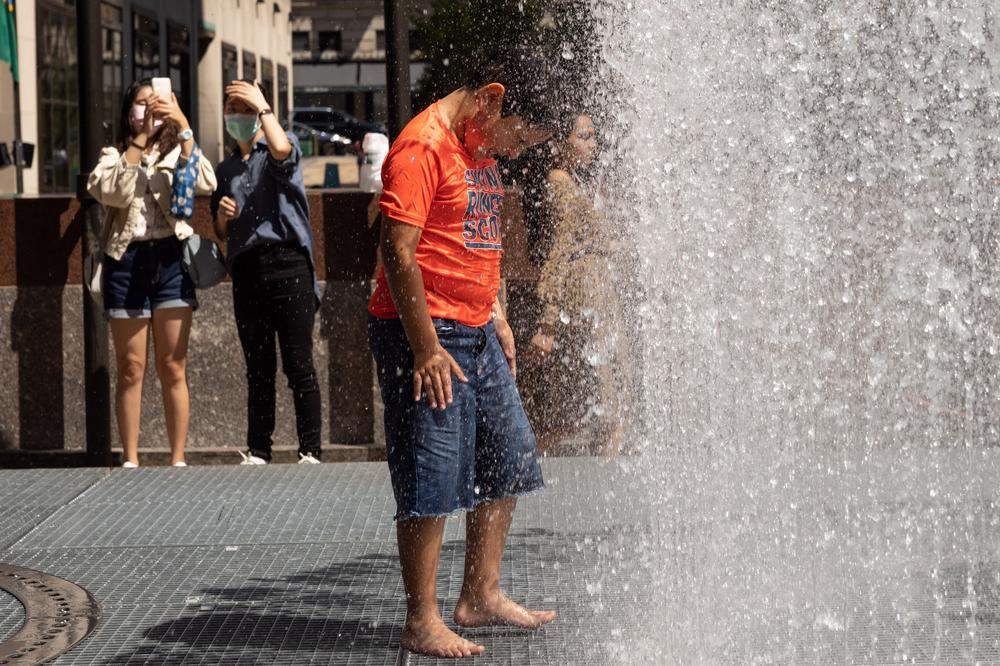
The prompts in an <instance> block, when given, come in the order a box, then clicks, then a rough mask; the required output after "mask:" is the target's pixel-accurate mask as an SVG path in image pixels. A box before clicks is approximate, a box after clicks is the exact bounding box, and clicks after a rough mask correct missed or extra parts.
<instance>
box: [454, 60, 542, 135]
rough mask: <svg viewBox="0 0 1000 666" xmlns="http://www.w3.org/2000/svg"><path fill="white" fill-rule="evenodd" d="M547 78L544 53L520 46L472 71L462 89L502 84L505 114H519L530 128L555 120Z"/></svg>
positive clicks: (475, 88) (503, 113) (503, 111)
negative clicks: (548, 96)
mask: <svg viewBox="0 0 1000 666" xmlns="http://www.w3.org/2000/svg"><path fill="white" fill-rule="evenodd" d="M548 79H549V77H548V76H547V72H546V63H545V62H544V60H543V59H542V57H541V54H540V53H538V52H537V50H535V49H531V48H528V47H518V48H514V49H511V50H510V51H509V52H507V53H505V54H504V55H503V56H502V57H498V58H496V59H494V60H492V61H490V62H489V63H488V64H485V65H483V66H481V67H476V68H474V69H473V70H471V71H470V72H469V73H468V75H467V76H466V77H465V82H464V84H463V87H464V88H465V89H466V90H479V89H480V88H482V87H483V86H486V85H488V84H490V83H499V84H501V85H502V86H503V87H504V89H505V91H506V92H505V93H504V98H503V109H502V110H501V113H502V115H504V116H512V115H517V116H520V117H521V118H523V119H524V120H525V121H527V122H528V123H529V124H531V125H543V126H549V125H550V121H551V119H552V118H551V114H550V113H549V112H548V105H547V104H546V92H547V91H546V89H545V84H546V81H547V80H548Z"/></svg>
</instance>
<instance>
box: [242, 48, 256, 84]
mask: <svg viewBox="0 0 1000 666" xmlns="http://www.w3.org/2000/svg"><path fill="white" fill-rule="evenodd" d="M243 78H244V79H253V80H256V79H257V56H256V55H254V54H253V53H251V52H250V51H247V50H246V49H244V50H243Z"/></svg>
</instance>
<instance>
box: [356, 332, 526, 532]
mask: <svg viewBox="0 0 1000 666" xmlns="http://www.w3.org/2000/svg"><path fill="white" fill-rule="evenodd" d="M434 328H435V329H436V330H437V334H438V338H439V339H440V341H441V346H442V347H444V348H445V350H446V351H447V352H448V353H449V354H451V355H452V357H454V359H455V361H456V362H458V364H459V366H461V368H462V372H464V373H465V376H466V377H467V378H468V380H469V382H468V383H467V384H466V383H463V382H460V381H458V380H457V379H455V377H454V376H453V377H452V394H453V396H454V400H453V402H452V404H450V405H448V407H447V408H446V409H443V410H440V409H431V407H430V403H428V401H427V398H426V396H424V397H422V398H421V399H420V401H419V402H418V401H414V399H413V353H412V351H411V350H410V344H409V342H408V341H407V339H406V333H405V332H404V331H403V326H402V324H401V323H400V321H399V320H398V319H376V318H374V317H371V318H370V319H369V324H368V338H369V343H370V345H371V348H372V353H373V354H374V356H375V363H376V365H377V366H378V380H379V387H380V388H381V390H382V401H383V402H384V403H385V439H386V457H387V458H388V460H389V474H390V476H391V477H392V490H393V493H394V494H395V496H396V520H406V519H408V518H416V517H430V516H445V515H448V514H450V513H452V512H455V511H469V510H471V509H473V508H475V507H476V506H477V505H478V504H481V503H483V502H490V501H495V500H500V499H504V498H507V497H516V496H518V495H524V494H527V493H530V492H532V491H535V490H539V489H541V488H542V487H543V486H544V485H545V484H544V482H543V481H542V470H541V468H540V467H539V465H538V458H537V456H536V446H535V435H534V433H533V432H532V430H531V426H530V425H529V424H528V418H527V416H525V413H524V408H523V407H522V406H521V398H520V396H519V395H518V393H517V386H516V384H515V383H514V377H513V376H512V375H511V372H510V366H508V365H507V359H506V358H505V357H504V355H503V351H502V350H501V349H500V343H499V342H498V341H497V336H496V329H495V328H494V327H493V323H492V322H490V323H489V324H487V325H486V326H484V327H482V328H471V327H469V326H464V325H462V324H459V323H457V322H454V321H450V320H442V319H435V320H434Z"/></svg>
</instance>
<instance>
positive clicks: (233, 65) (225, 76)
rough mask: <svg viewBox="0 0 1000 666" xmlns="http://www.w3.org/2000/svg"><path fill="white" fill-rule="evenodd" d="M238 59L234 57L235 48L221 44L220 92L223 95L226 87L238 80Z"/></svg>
mask: <svg viewBox="0 0 1000 666" xmlns="http://www.w3.org/2000/svg"><path fill="white" fill-rule="evenodd" d="M239 66H240V65H239V58H238V56H237V55H236V47H235V46H233V45H232V44H226V43H225V42H223V44H222V90H223V94H225V89H226V86H228V85H229V84H230V83H232V82H233V81H235V80H236V79H238V78H240V70H239Z"/></svg>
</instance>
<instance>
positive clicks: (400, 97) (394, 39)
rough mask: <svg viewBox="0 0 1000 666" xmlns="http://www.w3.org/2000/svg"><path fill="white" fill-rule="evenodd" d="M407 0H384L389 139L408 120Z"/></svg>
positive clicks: (408, 46) (408, 49)
mask: <svg viewBox="0 0 1000 666" xmlns="http://www.w3.org/2000/svg"><path fill="white" fill-rule="evenodd" d="M408 9H409V3H408V2H407V0H385V84H386V97H387V102H388V111H389V123H388V125H389V139H390V140H392V139H395V138H396V137H397V136H398V135H399V133H400V132H401V131H402V130H403V128H404V127H405V126H406V123H408V122H409V121H410V116H411V114H412V111H411V108H410V16H409V12H408Z"/></svg>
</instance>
